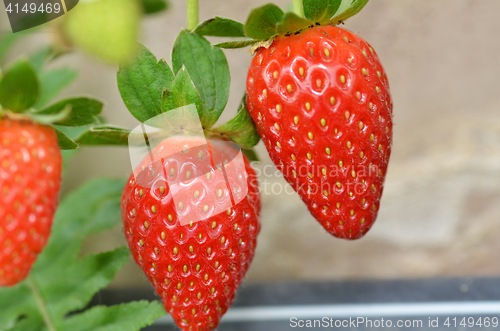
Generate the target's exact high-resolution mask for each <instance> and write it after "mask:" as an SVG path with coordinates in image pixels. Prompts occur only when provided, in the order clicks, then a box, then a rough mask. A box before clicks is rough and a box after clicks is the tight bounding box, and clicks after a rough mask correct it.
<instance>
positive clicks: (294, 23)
mask: <svg viewBox="0 0 500 331" xmlns="http://www.w3.org/2000/svg"><path fill="white" fill-rule="evenodd" d="M311 24H313V22H312V21H309V20H307V19H305V18H302V17H300V16H297V15H296V14H294V13H286V14H285V15H284V16H283V20H282V21H281V22H280V23H279V24H278V26H277V31H278V33H279V34H280V35H285V34H292V33H294V32H297V31H300V30H302V29H304V28H306V27H308V26H310V25H311Z"/></svg>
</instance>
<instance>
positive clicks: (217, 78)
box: [172, 30, 231, 128]
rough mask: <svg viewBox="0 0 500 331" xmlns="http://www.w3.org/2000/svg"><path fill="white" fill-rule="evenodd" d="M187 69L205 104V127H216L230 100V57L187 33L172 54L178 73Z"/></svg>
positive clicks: (197, 36)
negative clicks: (228, 58) (183, 67)
mask: <svg viewBox="0 0 500 331" xmlns="http://www.w3.org/2000/svg"><path fill="white" fill-rule="evenodd" d="M182 66H185V67H186V69H187V71H188V73H189V76H190V77H191V79H192V81H193V83H194V85H195V87H196V89H197V90H198V92H199V93H200V97H201V101H202V102H203V117H202V125H203V127H205V128H210V127H212V126H213V125H214V124H215V123H216V122H217V120H218V119H219V117H220V115H221V113H222V111H223V110H224V108H225V107H226V104H227V101H228V99H229V85H230V82H231V76H230V75H229V66H228V64H227V60H226V56H225V55H224V53H223V52H222V50H221V49H220V48H217V47H213V46H212V45H210V43H209V42H208V41H207V40H206V39H205V38H204V37H203V36H200V35H198V34H194V33H189V32H188V31H186V30H184V31H182V32H181V33H180V34H179V37H177V40H176V41H175V44H174V49H173V51H172V67H173V68H174V72H177V71H179V70H180V69H181V68H182Z"/></svg>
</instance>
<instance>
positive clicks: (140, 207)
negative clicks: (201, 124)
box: [122, 138, 261, 331]
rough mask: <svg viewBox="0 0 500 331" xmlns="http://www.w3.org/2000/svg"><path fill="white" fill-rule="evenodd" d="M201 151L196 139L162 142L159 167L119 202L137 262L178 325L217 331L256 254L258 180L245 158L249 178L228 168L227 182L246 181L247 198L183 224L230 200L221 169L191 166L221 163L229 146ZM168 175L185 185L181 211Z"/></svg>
mask: <svg viewBox="0 0 500 331" xmlns="http://www.w3.org/2000/svg"><path fill="white" fill-rule="evenodd" d="M197 145H199V142H198V141H196V139H194V140H193V139H191V140H183V141H173V140H172V138H169V139H167V140H165V141H163V142H162V143H161V144H160V145H159V146H158V147H157V148H156V149H155V152H154V154H155V155H156V156H158V159H159V160H160V161H156V162H155V163H154V164H152V165H151V166H148V164H147V160H145V161H144V162H143V164H141V165H140V166H139V169H144V171H142V172H141V173H140V174H139V175H137V177H135V176H134V175H132V176H131V177H130V179H129V181H128V184H127V185H126V187H125V189H124V192H123V197H122V220H123V225H124V232H125V235H126V239H127V241H128V244H129V247H130V250H131V252H132V255H133V257H134V260H135V261H136V262H137V264H139V266H140V267H141V268H142V270H143V271H144V273H145V274H146V276H147V277H148V278H149V281H150V282H151V283H152V284H153V286H154V288H155V290H156V292H157V293H158V294H159V295H160V296H161V297H162V300H163V305H164V307H165V310H166V311H167V312H168V313H169V314H170V315H171V316H172V317H173V318H174V320H175V322H176V323H177V325H178V326H179V327H180V328H181V329H182V330H192V331H202V330H213V329H215V328H216V327H217V325H218V324H219V320H220V318H221V317H222V315H223V314H224V313H225V312H226V311H227V309H228V308H229V307H230V306H231V304H232V302H233V299H234V297H235V293H236V289H237V288H238V286H239V285H240V283H241V281H242V279H243V277H244V276H245V273H246V271H247V269H248V267H249V266H250V263H251V261H252V259H253V256H254V252H255V247H256V239H257V234H258V233H259V231H260V219H259V213H260V208H261V201H260V194H259V192H258V183H257V178H256V174H255V172H254V170H253V169H252V168H251V166H250V164H249V162H248V160H247V159H246V158H244V169H245V170H246V174H245V173H234V171H233V170H234V169H232V165H231V163H229V165H228V166H226V167H225V168H226V169H225V170H226V175H227V177H229V178H228V182H231V181H232V179H233V180H234V179H237V180H240V181H241V180H242V178H245V177H246V181H247V185H248V193H247V195H246V196H245V197H244V198H243V200H241V201H240V202H239V203H238V204H236V205H235V206H233V207H232V208H229V209H227V210H224V211H223V212H222V213H219V214H214V215H212V216H210V217H209V218H206V219H202V220H198V221H194V222H190V223H188V224H186V225H182V224H181V217H180V216H179V215H180V213H182V212H184V211H186V212H187V209H188V208H193V209H196V210H198V211H199V212H200V213H207V212H208V213H210V212H211V211H213V210H214V208H215V207H216V206H215V205H216V204H223V203H225V202H227V200H228V199H230V195H229V188H228V186H227V185H226V181H225V179H224V175H223V174H222V172H221V171H217V170H213V168H212V167H211V166H210V169H209V171H207V169H206V168H204V167H203V165H200V163H196V162H192V161H193V160H198V161H200V162H202V160H208V162H209V164H213V163H215V164H217V162H215V160H216V159H220V160H222V159H227V157H228V155H229V154H230V153H227V151H226V149H227V147H225V146H224V145H221V144H220V142H215V141H209V148H210V149H208V148H207V149H202V150H201V151H200V150H199V149H196V148H195V146H197ZM205 146H206V145H205ZM180 150H183V152H181V153H177V152H179V151H180ZM146 159H147V157H146ZM162 168H163V169H164V170H162ZM158 169H160V171H157V170H158ZM188 172H189V173H188ZM136 173H137V172H136ZM141 176H145V177H141ZM166 176H170V180H176V178H177V177H178V176H179V177H180V179H182V181H183V184H182V185H183V187H182V191H181V192H180V193H178V194H177V195H176V199H179V198H180V199H181V200H176V202H177V205H176V203H174V198H173V197H172V188H171V187H169V185H168V184H167V183H166V178H165V177H166ZM213 190H215V191H214V192H212V191H213ZM236 191H237V192H242V191H238V190H236ZM236 191H235V192H233V193H234V195H233V196H234V197H235V198H236V195H237V194H239V193H237V192H236ZM180 202H182V203H183V205H182V208H181V207H179V203H180ZM230 206H231V205H230Z"/></svg>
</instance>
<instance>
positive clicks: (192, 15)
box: [187, 0, 200, 31]
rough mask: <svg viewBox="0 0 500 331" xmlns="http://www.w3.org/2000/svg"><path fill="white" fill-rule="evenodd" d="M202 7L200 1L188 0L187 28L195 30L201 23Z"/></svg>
mask: <svg viewBox="0 0 500 331" xmlns="http://www.w3.org/2000/svg"><path fill="white" fill-rule="evenodd" d="M199 10H200V6H199V3H198V0H187V28H188V30H191V31H192V30H194V29H196V27H197V26H198V23H199Z"/></svg>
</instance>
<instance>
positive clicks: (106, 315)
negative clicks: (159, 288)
mask: <svg viewBox="0 0 500 331" xmlns="http://www.w3.org/2000/svg"><path fill="white" fill-rule="evenodd" d="M164 315H165V309H164V308H163V306H162V305H161V304H160V303H159V302H157V301H153V302H148V301H137V302H130V303H126V304H121V305H116V306H112V307H106V306H96V307H93V308H91V309H89V310H87V311H86V312H84V313H82V314H79V315H77V316H74V317H70V318H68V319H67V320H66V322H65V323H64V326H63V330H71V331H114V330H120V331H135V330H139V329H142V328H143V327H145V326H148V325H151V324H153V321H154V320H155V319H158V318H160V317H162V316H164Z"/></svg>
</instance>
